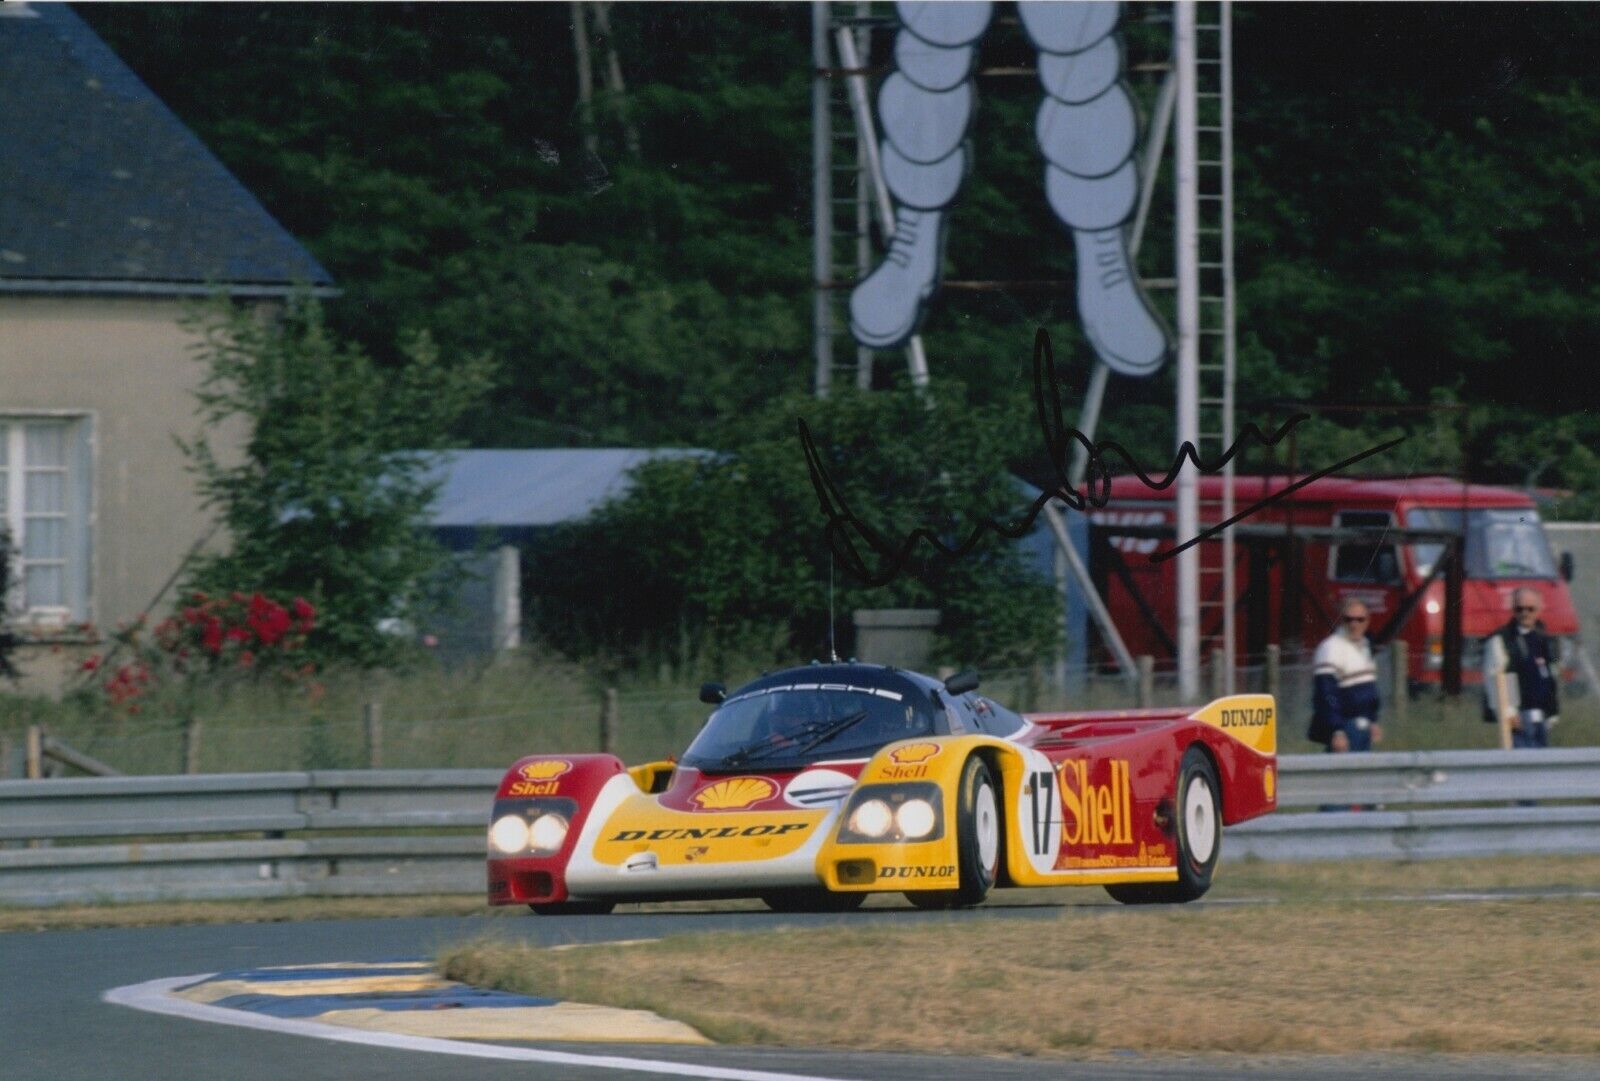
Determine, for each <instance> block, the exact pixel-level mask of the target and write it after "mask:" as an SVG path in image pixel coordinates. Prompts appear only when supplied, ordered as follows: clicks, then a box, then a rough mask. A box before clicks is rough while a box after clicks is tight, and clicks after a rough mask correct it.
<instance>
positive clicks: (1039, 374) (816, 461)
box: [795, 327, 1406, 586]
mask: <svg viewBox="0 0 1600 1081" xmlns="http://www.w3.org/2000/svg"><path fill="white" fill-rule="evenodd" d="M1033 401H1034V408H1035V410H1036V412H1037V413H1038V418H1039V429H1040V433H1041V435H1042V436H1043V438H1044V444H1045V449H1046V451H1047V452H1048V453H1049V457H1050V465H1051V468H1052V469H1053V470H1054V472H1055V479H1056V480H1057V481H1058V482H1059V485H1058V487H1057V488H1056V489H1055V490H1054V491H1046V492H1042V493H1040V495H1039V497H1038V498H1037V499H1035V500H1034V501H1033V502H1032V504H1030V505H1029V507H1028V510H1027V512H1026V513H1025V514H1024V515H1023V516H1022V517H1021V518H1019V519H1018V520H1017V521H1015V522H1013V523H1011V524H1010V525H1003V524H1001V523H999V522H996V521H995V520H994V519H992V518H985V519H984V520H983V521H981V522H979V523H978V524H977V525H976V526H974V527H973V528H972V531H971V532H970V533H968V534H967V537H966V539H965V540H963V541H962V542H961V543H959V544H955V545H951V544H947V543H945V542H944V541H943V540H941V539H940V538H939V537H938V535H937V534H935V533H934V532H933V530H931V529H929V528H928V527H926V526H918V527H917V528H916V529H914V530H912V531H911V533H910V534H909V535H908V536H907V537H906V538H905V539H904V540H902V541H899V542H896V541H893V540H891V539H890V538H888V537H885V536H884V535H883V534H881V533H879V532H878V531H877V530H875V529H873V528H872V527H871V526H870V525H868V524H867V523H866V522H864V521H862V520H861V519H860V518H859V517H857V516H856V514H855V513H854V512H853V511H852V510H851V509H850V507H849V505H848V504H846V503H845V501H844V497H843V496H842V495H841V494H840V492H839V490H838V488H837V487H836V486H835V485H834V483H833V479H832V478H831V477H830V476H829V475H828V471H827V469H826V468H825V467H824V466H823V464H822V456H821V455H820V454H819V453H818V452H817V446H816V443H815V441H813V439H812V438H811V430H810V428H808V427H807V426H806V422H805V420H804V418H796V422H795V423H796V426H797V428H798V430H799V434H800V446H801V449H802V450H803V451H804V453H805V457H806V469H807V471H808V472H809V473H810V475H811V486H812V488H813V489H814V490H815V491H816V493H817V501H818V503H819V505H820V507H821V510H822V515H823V517H824V518H826V519H827V522H828V524H827V526H826V527H825V529H824V530H823V536H824V537H825V538H826V539H827V542H828V548H829V549H830V550H831V551H832V552H833V554H834V557H835V558H837V559H838V560H839V562H840V564H841V565H842V566H843V567H844V569H845V570H846V571H848V572H849V573H850V574H851V575H853V576H855V577H856V578H858V579H859V580H860V581H861V582H862V583H863V584H865V585H868V586H881V585H887V584H888V583H889V582H891V581H893V580H894V578H895V577H896V576H897V575H898V574H899V573H900V571H901V570H902V569H903V568H904V567H905V565H906V563H908V562H909V561H910V559H911V556H912V552H913V549H915V548H916V545H917V542H918V541H926V542H927V544H928V545H929V546H930V547H931V548H933V549H934V550H935V551H936V552H938V553H939V554H941V555H943V556H945V557H946V558H949V559H959V558H960V557H962V556H964V555H966V554H968V553H969V552H971V551H972V550H973V549H974V548H976V547H977V545H978V543H979V542H980V541H981V540H982V539H983V535H984V533H986V532H988V533H994V534H995V535H996V536H1000V537H1005V538H1008V539H1012V540H1015V539H1016V538H1018V537H1022V536H1024V535H1025V534H1027V533H1028V532H1029V531H1030V530H1032V529H1033V523H1034V520H1035V519H1037V518H1038V517H1039V513H1040V512H1041V511H1043V510H1044V507H1045V504H1047V503H1049V502H1050V500H1052V499H1056V498H1060V499H1061V500H1062V501H1063V502H1065V503H1066V504H1067V506H1069V507H1071V508H1072V509H1073V510H1076V511H1080V512H1081V511H1083V510H1085V509H1086V508H1088V507H1096V508H1098V507H1104V506H1106V504H1107V503H1109V502H1110V500H1111V469H1110V467H1109V466H1108V465H1107V462H1106V456H1107V455H1108V454H1111V453H1115V454H1117V455H1118V456H1120V457H1121V458H1122V461H1123V462H1124V463H1125V464H1126V465H1127V467H1128V468H1129V469H1130V470H1131V471H1132V472H1133V473H1134V474H1136V475H1137V476H1138V477H1139V479H1140V481H1141V482H1143V484H1144V485H1145V487H1147V488H1149V489H1150V490H1151V491H1162V490H1164V489H1166V488H1167V487H1169V486H1170V485H1171V484H1172V482H1173V481H1175V480H1177V478H1178V475H1179V473H1181V472H1182V471H1183V467H1184V464H1185V463H1189V462H1192V463H1193V464H1194V467H1195V469H1196V470H1198V471H1199V472H1201V473H1216V472H1220V471H1221V470H1222V469H1223V468H1224V467H1225V466H1226V465H1227V464H1228V463H1229V462H1230V461H1232V460H1233V458H1234V457H1235V456H1236V455H1237V454H1238V453H1239V452H1240V450H1242V449H1243V448H1245V447H1247V446H1248V445H1249V444H1250V442H1251V441H1254V442H1256V443H1259V444H1261V446H1263V447H1269V448H1270V447H1275V446H1277V445H1278V444H1279V443H1280V442H1282V441H1283V440H1284V439H1285V438H1286V437H1287V436H1288V435H1289V433H1290V432H1292V431H1294V429H1295V426H1296V425H1298V424H1300V423H1301V422H1303V421H1306V420H1309V419H1311V415H1310V414H1309V413H1296V414H1295V415H1294V416H1292V417H1290V418H1289V419H1288V420H1287V421H1286V422H1284V424H1283V425H1282V426H1280V427H1279V428H1277V429H1276V430H1275V431H1274V432H1273V433H1272V434H1271V435H1265V434H1263V433H1262V431H1261V429H1260V428H1258V427H1257V426H1256V425H1255V424H1251V423H1246V424H1245V425H1244V426H1243V430H1242V431H1241V432H1240V433H1239V437H1238V438H1237V439H1235V440H1234V442H1233V445H1232V446H1230V447H1228V448H1227V449H1226V450H1225V451H1224V452H1223V453H1222V455H1221V456H1220V457H1218V458H1217V460H1216V461H1214V462H1202V461H1201V460H1200V455H1199V454H1198V453H1197V452H1196V450H1195V448H1194V445H1193V444H1192V443H1189V442H1187V441H1185V442H1184V443H1183V444H1182V446H1180V447H1179V448H1178V453H1177V454H1176V456H1174V458H1173V461H1172V466H1171V468H1169V469H1168V470H1167V471H1166V474H1165V475H1164V476H1162V477H1161V479H1159V480H1157V479H1155V478H1153V477H1151V476H1150V475H1149V474H1147V473H1145V472H1144V470H1142V469H1140V468H1139V466H1138V464H1137V463H1136V462H1134V460H1133V457H1132V456H1131V455H1130V454H1129V453H1128V451H1127V450H1126V448H1124V447H1123V446H1122V445H1121V444H1119V443H1117V442H1116V441H1115V440H1110V439H1106V440H1102V441H1100V442H1093V441H1091V440H1090V439H1089V437H1088V436H1086V435H1084V434H1083V433H1082V432H1080V431H1078V429H1076V428H1071V427H1068V426H1067V425H1066V423H1065V421H1064V420H1063V419H1062V412H1061V381H1060V378H1059V377H1058V376H1057V374H1056V363H1055V353H1054V350H1052V349H1051V346H1050V335H1049V333H1048V332H1047V331H1046V330H1045V329H1044V328H1043V327H1040V328H1039V330H1038V332H1037V333H1036V334H1035V335H1034V339H1033ZM1405 438H1406V437H1405V436H1400V437H1398V438H1396V439H1391V440H1389V441H1388V442H1385V443H1379V444H1378V445H1377V446H1375V447H1371V448H1369V449H1367V450H1364V451H1362V452H1360V453H1359V454H1353V455H1351V456H1350V457H1348V458H1345V459H1343V460H1342V461H1338V462H1335V463H1334V464H1333V465H1330V466H1328V467H1326V468H1325V469H1319V470H1317V471H1316V472H1314V473H1310V474H1308V475H1306V476H1304V477H1301V478H1300V479H1299V480H1297V481H1295V482H1294V483H1292V484H1288V485H1285V486H1284V487H1283V488H1282V489H1280V490H1279V491H1277V492H1275V493H1273V494H1272V495H1270V496H1267V497H1266V498H1265V499H1261V500H1258V501H1257V502H1255V503H1252V504H1251V505H1250V506H1248V507H1246V508H1245V509H1244V510H1242V511H1239V512H1238V513H1237V514H1234V515H1233V516H1232V517H1230V518H1228V519H1227V520H1226V521H1222V522H1218V523H1216V524H1215V525H1211V526H1207V527H1206V528H1205V529H1203V530H1201V531H1200V532H1199V533H1197V534H1196V535H1195V536H1193V537H1191V538H1189V539H1188V540H1186V541H1184V542H1183V543H1181V544H1178V545H1176V546H1175V547H1173V548H1171V549H1168V550H1167V551H1159V552H1156V553H1154V554H1152V555H1151V556H1150V562H1152V563H1162V562H1165V561H1166V560H1168V559H1171V558H1172V557H1173V556H1175V555H1177V554H1178V553H1179V552H1182V551H1184V550H1186V549H1188V548H1192V547H1194V546H1195V545H1196V544H1199V543H1200V542H1201V541H1203V540H1205V539H1207V538H1208V537H1212V536H1215V535H1216V534H1217V533H1220V532H1221V531H1222V530H1224V529H1226V528H1227V527H1229V526H1231V525H1233V524H1235V523H1237V522H1240V521H1243V520H1244V519H1246V518H1248V517H1250V516H1251V515H1252V514H1255V513H1256V512H1257V511H1260V510H1262V509H1263V508H1265V507H1268V506H1271V505H1272V504H1273V503H1276V502H1277V501H1278V500H1280V499H1282V498H1284V497H1285V496H1287V495H1289V494H1290V493H1291V492H1294V491H1297V490H1299V489H1300V488H1303V487H1305V486H1306V485H1308V484H1310V483H1311V482H1312V481H1314V480H1318V479H1320V478H1322V477H1326V476H1329V475H1330V474H1333V473H1337V472H1339V471H1340V470H1342V469H1346V468H1348V467H1350V466H1352V465H1354V464H1356V463H1357V462H1359V461H1361V460H1363V459H1365V458H1370V457H1372V456H1373V455H1375V454H1381V453H1382V452H1384V451H1386V450H1389V449H1390V448H1392V447H1395V446H1398V445H1399V444H1401V443H1403V442H1405ZM1074 442H1076V443H1077V444H1078V445H1081V446H1082V447H1083V448H1084V449H1085V450H1086V451H1088V459H1087V467H1086V469H1085V473H1084V476H1085V484H1084V487H1083V489H1082V490H1079V489H1078V488H1076V487H1074V486H1073V484H1072V483H1071V480H1070V478H1069V476H1068V468H1069V467H1068V460H1067V459H1068V454H1069V451H1070V450H1071V448H1072V446H1073V445H1074ZM863 547H864V548H866V549H870V550H871V551H872V552H874V553H876V554H877V555H878V556H879V557H880V560H881V562H880V569H879V570H878V572H877V573H873V572H872V571H871V570H870V569H869V568H868V566H867V561H866V558H865V554H864V552H863V550H862V549H863Z"/></svg>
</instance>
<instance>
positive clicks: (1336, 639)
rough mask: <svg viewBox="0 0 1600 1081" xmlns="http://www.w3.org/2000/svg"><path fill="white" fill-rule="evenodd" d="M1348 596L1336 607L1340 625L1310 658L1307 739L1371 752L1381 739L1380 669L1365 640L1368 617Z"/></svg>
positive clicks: (1339, 749)
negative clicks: (1379, 718)
mask: <svg viewBox="0 0 1600 1081" xmlns="http://www.w3.org/2000/svg"><path fill="white" fill-rule="evenodd" d="M1371 618H1372V617H1371V615H1370V613H1369V612H1368V611H1367V606H1366V604H1365V603H1364V602H1363V601H1360V600H1357V599H1356V598H1354V597H1352V598H1350V599H1349V600H1347V601H1345V602H1344V605H1343V606H1342V607H1341V608H1340V609H1339V628H1338V630H1336V631H1334V632H1333V633H1332V634H1330V635H1328V637H1326V638H1324V639H1323V640H1322V644H1321V645H1319V646H1317V652H1316V655H1315V656H1314V657H1313V658H1312V661H1311V665H1312V680H1313V683H1312V690H1311V727H1310V729H1309V730H1308V731H1307V732H1306V736H1307V738H1309V739H1310V740H1311V741H1312V742H1314V743H1320V744H1322V745H1323V746H1325V747H1326V748H1327V749H1328V750H1329V751H1333V752H1344V751H1370V750H1371V749H1372V746H1373V744H1375V743H1381V742H1382V741H1383V728H1382V726H1380V725H1379V724H1378V672H1377V669H1376V668H1375V667H1374V666H1373V663H1372V646H1371V645H1370V644H1368V642H1367V625H1368V622H1369V621H1370V620H1371Z"/></svg>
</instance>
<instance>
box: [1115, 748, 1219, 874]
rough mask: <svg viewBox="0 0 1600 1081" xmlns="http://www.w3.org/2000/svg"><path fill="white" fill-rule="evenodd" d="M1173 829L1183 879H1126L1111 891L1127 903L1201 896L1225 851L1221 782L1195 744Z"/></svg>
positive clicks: (1181, 778) (1187, 756) (1183, 772)
mask: <svg viewBox="0 0 1600 1081" xmlns="http://www.w3.org/2000/svg"><path fill="white" fill-rule="evenodd" d="M1172 813H1173V819H1174V821H1173V832H1174V835H1175V836H1176V839H1177V845H1178V881H1176V882H1124V883H1121V884H1120V885H1116V886H1107V887H1106V892H1107V893H1109V894H1110V895H1111V896H1112V897H1114V898H1116V899H1117V900H1118V901H1121V902H1122V903H1123V904H1125V905H1180V904H1184V903H1185V902H1188V901H1194V900H1197V899H1199V898H1200V897H1202V896H1203V895H1204V894H1205V892H1206V891H1207V890H1209V889H1210V888H1211V875H1212V873H1213V872H1214V871H1215V870H1216V869H1217V857H1218V856H1220V855H1221V854H1222V786H1221V785H1220V784H1219V783H1218V782H1217V770H1216V767H1215V766H1213V765H1212V764H1211V757H1210V756H1209V755H1207V754H1206V753H1205V751H1203V750H1201V749H1200V748H1199V747H1190V748H1189V749H1188V750H1187V751H1185V752H1184V755H1183V763H1182V765H1181V766H1180V767H1179V769H1178V791H1177V793H1176V795H1175V796H1174V798H1173V811H1172Z"/></svg>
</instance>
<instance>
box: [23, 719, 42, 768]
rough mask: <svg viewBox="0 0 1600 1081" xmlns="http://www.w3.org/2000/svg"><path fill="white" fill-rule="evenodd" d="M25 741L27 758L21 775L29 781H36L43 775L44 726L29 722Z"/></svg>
mask: <svg viewBox="0 0 1600 1081" xmlns="http://www.w3.org/2000/svg"><path fill="white" fill-rule="evenodd" d="M27 741H28V742H27V759H26V761H25V763H24V765H23V773H22V775H23V776H24V777H26V778H27V779H28V780H30V781H37V780H40V779H41V778H43V777H44V728H43V727H42V726H40V725H37V724H30V725H29V726H28V734H27Z"/></svg>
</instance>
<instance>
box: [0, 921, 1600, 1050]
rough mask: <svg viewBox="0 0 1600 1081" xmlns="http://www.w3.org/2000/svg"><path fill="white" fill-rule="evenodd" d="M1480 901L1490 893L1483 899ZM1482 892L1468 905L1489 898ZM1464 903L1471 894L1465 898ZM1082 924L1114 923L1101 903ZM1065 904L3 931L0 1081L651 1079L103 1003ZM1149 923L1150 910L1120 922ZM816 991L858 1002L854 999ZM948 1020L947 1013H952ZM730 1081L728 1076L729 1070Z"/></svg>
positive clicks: (601, 1047)
mask: <svg viewBox="0 0 1600 1081" xmlns="http://www.w3.org/2000/svg"><path fill="white" fill-rule="evenodd" d="M1477 896H1485V897H1487V896H1492V894H1488V895H1477ZM1477 896H1474V897H1473V898H1471V899H1477ZM1460 899H1461V900H1463V901H1466V900H1469V898H1466V897H1461V898H1460ZM1071 907H1072V908H1074V909H1078V910H1081V911H1085V912H1091V911H1104V909H1102V908H1100V907H1099V906H1095V907H1094V908H1082V909H1080V908H1079V906H1071ZM1062 911H1063V909H1062V907H1061V906H1058V905H1055V904H1040V905H1029V906H1016V907H1013V906H1004V907H986V908H984V909H980V910H977V911H975V912H968V913H923V912H914V911H907V910H897V909H885V910H870V909H869V910H867V911H865V912H859V913H853V914H848V915H843V916H838V915H833V916H829V915H816V916H775V915H772V914H769V913H762V912H694V911H679V912H667V913H649V914H636V915H626V914H623V915H614V916H608V917H599V918H578V917H564V918H558V919H537V918H533V917H528V918H510V919H505V918H501V919H486V918H439V919H393V920H348V921H320V922H309V923H298V924H236V925H223V926H212V927H168V928H143V929H114V930H90V931H63V932H44V933H11V934H0V1077H3V1078H5V1079H6V1081H71V1079H78V1078H82V1079H84V1081H91V1079H92V1081H176V1079H186V1078H197V1079H198V1078H227V1079H229V1081H286V1079H287V1081H334V1079H339V1081H344V1079H351V1081H357V1079H365V1078H372V1079H378V1078H382V1079H384V1081H392V1079H394V1078H407V1079H410V1078H417V1079H421V1081H478V1079H499V1078H530V1079H539V1081H554V1079H563V1081H564V1079H573V1081H654V1079H658V1078H660V1077H662V1076H663V1073H662V1072H661V1070H660V1069H659V1068H657V1069H609V1068H608V1069H601V1068H596V1067H593V1066H587V1065H575V1064H573V1063H571V1062H570V1061H569V1062H563V1063H549V1062H501V1061H491V1060H484V1059H476V1058H462V1057H456V1056H446V1055H437V1054H427V1053H419V1052H415V1051H402V1050H396V1049H392V1048H387V1047H370V1046H360V1045H350V1044H340V1043H331V1042H327V1041H324V1040H316V1039H309V1038H305V1037H301V1036H292V1035H285V1034H282V1033H276V1032H260V1031H253V1030H250V1029H244V1028H236V1027H232V1026H227V1025H219V1024H208V1023H203V1022H200V1021H195V1020H191V1019H188V1018H178V1017H166V1016H157V1015H154V1014H150V1013H145V1012H140V1011H137V1010H133V1009H128V1008H125V1007H121V1006H114V1005H110V1004H107V1003H105V1002H102V1001H101V995H102V994H103V993H104V992H106V991H107V990H109V989H111V988H116V987H122V986H125V985H131V984H138V983H142V982H144V981H149V980H156V979H160V978H163V977H173V976H185V975H190V974H195V973H207V972H215V971H219V970H232V969H241V968H252V967H260V966H268V965H287V964H311V963H316V962H326V961H345V960H350V961H354V960H361V961H382V960H397V959H403V958H416V957H427V956H430V955H431V954H432V952H433V951H434V950H435V949H436V948H437V947H439V946H441V945H444V944H447V943H451V942H458V941H461V940H463V939H466V938H471V937H475V936H479V935H482V934H485V933H492V934H496V935H505V936H508V937H516V938H522V939H529V940H534V941H539V942H544V943H548V944H556V943H561V942H592V941H603V940H607V939H621V938H651V937H658V936H661V935H667V934H676V933H682V932H688V931H701V930H719V929H723V930H726V929H742V930H754V929H761V928H768V927H774V926H778V925H780V924H782V925H789V926H794V925H820V924H834V923H850V924H856V925H860V924H863V923H868V922H874V921H880V920H881V921H886V922H888V921H893V922H896V923H906V922H917V921H930V920H931V921H939V920H949V919H955V920H970V919H997V918H1006V919H1031V918H1040V917H1045V918H1054V917H1055V916H1057V915H1058V914H1060V913H1061V912H1062ZM1118 911H1124V912H1127V914H1128V917H1129V918H1139V916H1138V910H1121V909H1119V910H1118ZM820 993H832V994H848V993H849V991H848V988H847V987H843V986H841V987H838V988H832V989H826V990H824V991H822V992H820ZM940 1008H944V1009H948V1008H950V1007H949V1004H942V1005H941V1006H940ZM547 1046H548V1049H549V1050H559V1051H560V1052H563V1053H565V1054H576V1055H584V1056H614V1057H621V1058H628V1059H645V1060H650V1061H653V1062H656V1063H659V1064H664V1065H665V1064H675V1063H676V1064H683V1066H686V1067H688V1072H687V1074H686V1075H687V1076H696V1075H697V1074H696V1073H695V1072H694V1070H695V1067H696V1066H705V1067H714V1068H717V1069H719V1070H720V1071H730V1072H732V1075H733V1076H738V1075H743V1076H746V1077H754V1076H755V1074H756V1072H762V1073H766V1074H769V1075H771V1074H790V1075H795V1076H796V1077H805V1078H838V1079H852V1081H853V1079H884V1081H921V1079H924V1078H945V1077H951V1078H988V1079H995V1081H1012V1079H1019V1081H1020V1079H1024V1078H1027V1079H1042V1078H1052V1079H1054V1078H1063V1079H1070V1081H1176V1079H1179V1078H1199V1079H1206V1081H1210V1079H1219V1078H1233V1077H1245V1078H1252V1079H1263V1081H1265V1079H1268V1078H1273V1079H1276V1078H1282V1079H1284V1081H1355V1079H1357V1078H1369V1077H1376V1076H1383V1077H1390V1078H1405V1079H1410V1081H1434V1079H1438V1081H1454V1079H1458V1078H1459V1079H1469V1081H1477V1079H1483V1081H1488V1079H1491V1078H1504V1077H1527V1078H1550V1079H1562V1081H1566V1079H1572V1081H1576V1079H1579V1078H1583V1079H1592V1078H1594V1077H1597V1076H1600V1059H1595V1058H1585V1059H1571V1058H1553V1057H1539V1058H1521V1057H1518V1058H1511V1057H1470V1058H1468V1057H1460V1056H1437V1055H1435V1056H1389V1055H1384V1056H1373V1055H1363V1056H1354V1057H1339V1058H1333V1057H1326V1056H1319V1057H1310V1056H1295V1057H1272V1058H1254V1057H1184V1058H1167V1057H1161V1058H1157V1057H1152V1056H1142V1055H1131V1054H1130V1055H1113V1056H1111V1057H1110V1058H1109V1059H1105V1060H1101V1061H1093V1062H1073V1061H1069V1060H1062V1059H1020V1058H1019V1059H1005V1058H989V1059H979V1058H954V1057H945V1056H920V1055H886V1054H860V1053H849V1052H840V1051H830V1050H778V1049H757V1048H734V1047H713V1048H703V1047H683V1046H640V1045H637V1044H626V1045H616V1046H606V1045H596V1044H561V1045H547ZM724 1076H730V1074H724Z"/></svg>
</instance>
